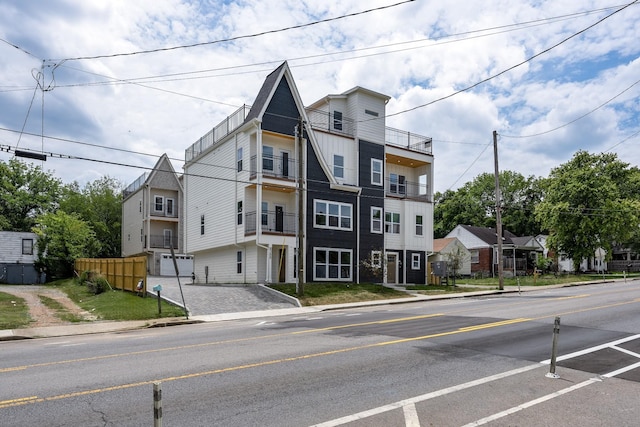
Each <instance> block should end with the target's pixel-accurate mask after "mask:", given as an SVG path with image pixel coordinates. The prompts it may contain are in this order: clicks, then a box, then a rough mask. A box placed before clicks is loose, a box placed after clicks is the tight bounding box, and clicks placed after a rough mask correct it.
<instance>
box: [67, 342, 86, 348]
mask: <svg viewBox="0 0 640 427" xmlns="http://www.w3.org/2000/svg"><path fill="white" fill-rule="evenodd" d="M79 345H87V343H86V342H79V343H75V344H64V345H62V346H61V347H76V346H79Z"/></svg>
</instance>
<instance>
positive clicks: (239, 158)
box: [236, 147, 243, 172]
mask: <svg viewBox="0 0 640 427" xmlns="http://www.w3.org/2000/svg"><path fill="white" fill-rule="evenodd" d="M236 163H237V171H238V172H242V167H243V165H242V147H238V152H237V154H236Z"/></svg>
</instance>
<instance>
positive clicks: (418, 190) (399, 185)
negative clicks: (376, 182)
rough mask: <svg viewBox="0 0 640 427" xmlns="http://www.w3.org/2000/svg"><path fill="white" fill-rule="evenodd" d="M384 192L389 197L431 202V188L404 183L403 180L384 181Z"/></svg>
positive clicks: (408, 182) (387, 179) (414, 183)
mask: <svg viewBox="0 0 640 427" xmlns="http://www.w3.org/2000/svg"><path fill="white" fill-rule="evenodd" d="M384 190H385V194H386V195H387V196H391V197H400V198H403V199H412V200H423V201H427V202H430V201H431V195H430V193H429V186H428V185H426V184H420V183H418V182H411V181H404V180H402V179H398V180H390V179H389V178H386V179H385V180H384Z"/></svg>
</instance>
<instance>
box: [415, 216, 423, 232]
mask: <svg viewBox="0 0 640 427" xmlns="http://www.w3.org/2000/svg"><path fill="white" fill-rule="evenodd" d="M423 231H424V226H423V225H422V215H416V236H422V233H423Z"/></svg>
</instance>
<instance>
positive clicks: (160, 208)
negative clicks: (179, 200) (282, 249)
mask: <svg viewBox="0 0 640 427" xmlns="http://www.w3.org/2000/svg"><path fill="white" fill-rule="evenodd" d="M153 210H154V211H156V212H164V197H162V196H155V197H154V204H153Z"/></svg>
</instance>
